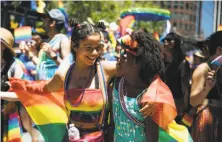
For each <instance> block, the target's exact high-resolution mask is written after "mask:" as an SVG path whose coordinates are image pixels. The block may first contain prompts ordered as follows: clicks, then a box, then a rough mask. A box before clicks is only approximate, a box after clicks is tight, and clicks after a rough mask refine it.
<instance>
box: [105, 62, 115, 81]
mask: <svg viewBox="0 0 222 142" xmlns="http://www.w3.org/2000/svg"><path fill="white" fill-rule="evenodd" d="M101 64H102V66H103V69H104V72H105V76H106V81H107V84H108V83H109V81H110V80H111V79H112V78H113V77H115V76H116V61H101Z"/></svg>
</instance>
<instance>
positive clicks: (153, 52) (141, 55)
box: [131, 30, 165, 84]
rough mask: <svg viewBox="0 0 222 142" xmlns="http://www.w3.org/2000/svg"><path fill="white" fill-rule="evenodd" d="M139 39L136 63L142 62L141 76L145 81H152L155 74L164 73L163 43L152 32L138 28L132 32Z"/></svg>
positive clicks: (135, 38)
mask: <svg viewBox="0 0 222 142" xmlns="http://www.w3.org/2000/svg"><path fill="white" fill-rule="evenodd" d="M131 36H132V38H133V39H134V40H136V41H137V43H138V48H137V55H136V64H140V66H141V68H140V71H139V77H140V78H141V80H143V82H144V83H148V84H149V83H150V81H151V79H152V78H153V77H154V76H155V75H160V76H161V75H162V74H163V73H164V70H165V69H164V62H163V59H162V57H161V55H162V54H161V45H160V43H159V42H158V41H157V40H156V39H154V38H153V36H152V35H151V34H150V33H146V32H144V31H142V30H137V31H134V32H133V33H132V35H131Z"/></svg>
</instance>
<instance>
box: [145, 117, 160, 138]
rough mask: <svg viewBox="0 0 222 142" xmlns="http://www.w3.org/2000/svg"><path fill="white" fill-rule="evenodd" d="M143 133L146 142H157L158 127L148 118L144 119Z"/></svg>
mask: <svg viewBox="0 0 222 142" xmlns="http://www.w3.org/2000/svg"><path fill="white" fill-rule="evenodd" d="M144 121H145V133H146V139H147V141H148V142H158V139H159V126H158V124H157V123H156V122H154V121H153V120H152V119H151V118H150V117H146V118H145V120H144Z"/></svg>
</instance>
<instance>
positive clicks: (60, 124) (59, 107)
mask: <svg viewBox="0 0 222 142" xmlns="http://www.w3.org/2000/svg"><path fill="white" fill-rule="evenodd" d="M10 83H11V85H12V87H11V89H10V91H12V92H16V94H17V96H18V99H19V100H20V102H21V103H22V104H23V106H24V107H25V109H26V110H27V112H28V113H29V115H30V117H31V118H32V120H33V122H34V123H35V124H36V126H37V127H38V128H39V131H40V132H41V134H42V135H43V137H44V139H45V142H61V141H62V139H63V137H64V135H65V132H66V124H67V122H68V115H67V112H66V109H65V105H64V92H63V89H61V90H59V91H57V92H52V93H49V92H44V91H43V92H42V94H41V95H40V93H39V92H38V91H37V90H35V91H33V90H32V91H30V90H29V89H28V87H27V86H26V85H27V84H29V85H30V83H31V87H33V86H36V85H37V84H38V85H37V86H39V85H41V84H45V81H33V82H32V81H27V80H21V79H15V78H12V79H10Z"/></svg>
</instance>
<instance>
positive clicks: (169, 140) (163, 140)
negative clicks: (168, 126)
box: [158, 127, 177, 142]
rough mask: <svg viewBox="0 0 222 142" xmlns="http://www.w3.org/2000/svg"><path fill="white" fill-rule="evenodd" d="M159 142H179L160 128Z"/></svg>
mask: <svg viewBox="0 0 222 142" xmlns="http://www.w3.org/2000/svg"><path fill="white" fill-rule="evenodd" d="M158 142H177V140H175V139H174V138H173V137H171V136H170V135H169V134H168V133H167V132H166V131H164V130H163V129H162V128H161V127H159V140H158Z"/></svg>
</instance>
